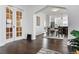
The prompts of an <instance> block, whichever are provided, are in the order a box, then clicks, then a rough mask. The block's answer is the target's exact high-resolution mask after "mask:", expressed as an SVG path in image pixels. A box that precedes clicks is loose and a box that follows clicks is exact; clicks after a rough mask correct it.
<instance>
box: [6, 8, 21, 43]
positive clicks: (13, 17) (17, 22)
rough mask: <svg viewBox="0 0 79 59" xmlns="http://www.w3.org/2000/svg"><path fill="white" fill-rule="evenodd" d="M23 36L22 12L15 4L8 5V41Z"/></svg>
mask: <svg viewBox="0 0 79 59" xmlns="http://www.w3.org/2000/svg"><path fill="white" fill-rule="evenodd" d="M21 37H22V12H21V10H19V9H17V8H14V7H13V6H7V7H6V41H7V42H11V41H14V40H18V39H21Z"/></svg>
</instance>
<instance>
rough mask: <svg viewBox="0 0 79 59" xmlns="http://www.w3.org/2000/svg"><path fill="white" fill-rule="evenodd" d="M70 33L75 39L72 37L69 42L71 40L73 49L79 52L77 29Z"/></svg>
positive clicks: (78, 32)
mask: <svg viewBox="0 0 79 59" xmlns="http://www.w3.org/2000/svg"><path fill="white" fill-rule="evenodd" d="M71 35H73V36H75V37H76V38H75V39H72V40H71V41H70V42H71V45H73V49H74V51H75V52H76V53H77V54H79V31H77V30H73V31H71Z"/></svg>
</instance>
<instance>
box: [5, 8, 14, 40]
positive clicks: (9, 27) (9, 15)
mask: <svg viewBox="0 0 79 59" xmlns="http://www.w3.org/2000/svg"><path fill="white" fill-rule="evenodd" d="M12 20H13V11H12V10H11V9H10V8H8V7H7V8H6V39H10V38H12V37H13V35H12V34H13V29H12Z"/></svg>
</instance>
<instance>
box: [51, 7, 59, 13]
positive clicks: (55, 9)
mask: <svg viewBox="0 0 79 59" xmlns="http://www.w3.org/2000/svg"><path fill="white" fill-rule="evenodd" d="M58 10H59V8H52V10H51V11H53V12H56V11H58Z"/></svg>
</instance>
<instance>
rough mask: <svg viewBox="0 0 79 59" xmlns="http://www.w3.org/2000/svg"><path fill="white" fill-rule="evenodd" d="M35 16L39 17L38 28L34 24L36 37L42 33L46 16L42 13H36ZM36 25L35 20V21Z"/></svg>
mask: <svg viewBox="0 0 79 59" xmlns="http://www.w3.org/2000/svg"><path fill="white" fill-rule="evenodd" d="M35 15H36V16H39V17H40V26H37V24H36V35H39V34H42V33H44V20H46V16H45V14H43V13H37V14H35ZM36 23H37V20H36Z"/></svg>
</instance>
